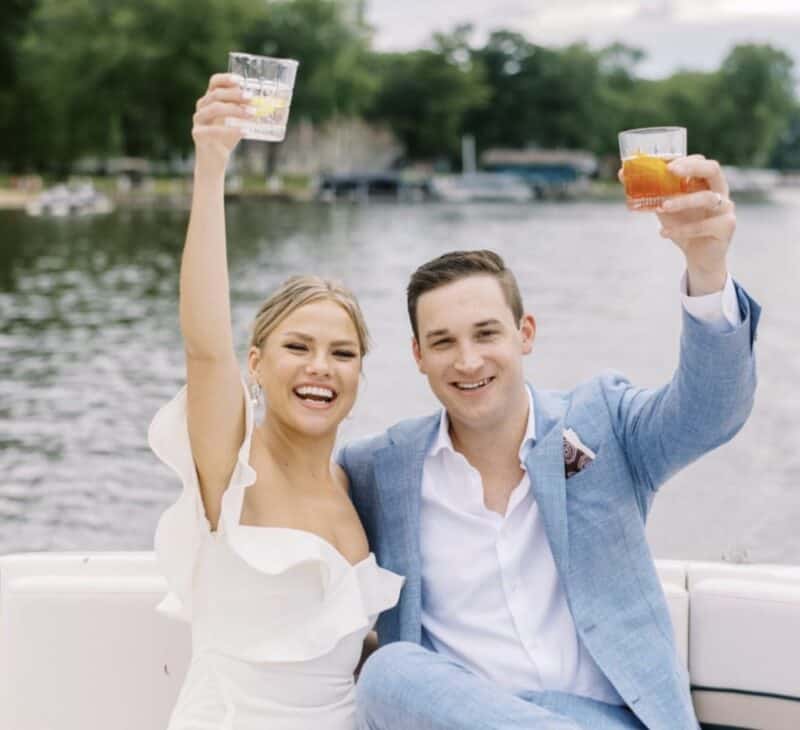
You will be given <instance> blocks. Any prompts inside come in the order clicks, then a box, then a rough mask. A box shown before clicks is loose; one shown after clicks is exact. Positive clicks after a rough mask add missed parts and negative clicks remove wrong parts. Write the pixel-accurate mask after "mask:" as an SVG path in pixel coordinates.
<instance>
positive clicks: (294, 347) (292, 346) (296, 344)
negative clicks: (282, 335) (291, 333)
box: [284, 342, 308, 352]
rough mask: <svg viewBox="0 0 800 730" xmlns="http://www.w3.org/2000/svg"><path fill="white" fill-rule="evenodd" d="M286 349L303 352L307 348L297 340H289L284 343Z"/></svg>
mask: <svg viewBox="0 0 800 730" xmlns="http://www.w3.org/2000/svg"><path fill="white" fill-rule="evenodd" d="M284 347H285V348H286V349H287V350H296V351H301V352H304V351H305V350H307V349H308V348H307V347H306V346H305V345H301V344H300V343H299V342H290V343H288V344H287V345H284Z"/></svg>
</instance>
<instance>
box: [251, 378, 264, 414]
mask: <svg viewBox="0 0 800 730" xmlns="http://www.w3.org/2000/svg"><path fill="white" fill-rule="evenodd" d="M262 395H263V391H262V390H261V386H260V385H259V384H258V382H253V383H251V384H250V402H251V403H252V404H253V408H256V409H257V408H258V407H259V406H260V405H261V396H262Z"/></svg>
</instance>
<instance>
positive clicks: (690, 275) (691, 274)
mask: <svg viewBox="0 0 800 730" xmlns="http://www.w3.org/2000/svg"><path fill="white" fill-rule="evenodd" d="M727 280H728V270H727V268H725V267H724V266H723V267H722V268H720V269H716V270H714V271H703V270H701V269H696V268H691V267H687V269H686V289H687V294H688V295H689V296H690V297H702V296H705V295H707V294H716V293H717V292H720V291H722V290H723V289H724V288H725V282H726V281H727Z"/></svg>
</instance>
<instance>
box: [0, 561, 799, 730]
mask: <svg viewBox="0 0 800 730" xmlns="http://www.w3.org/2000/svg"><path fill="white" fill-rule="evenodd" d="M656 568H657V570H658V577H659V579H660V582H661V588H662V590H663V592H664V596H665V598H666V602H667V607H668V610H669V615H670V620H671V623H672V629H673V635H674V640H675V646H676V652H677V655H678V658H679V660H680V662H681V663H682V664H683V666H684V667H686V669H687V670H688V673H689V677H690V681H691V691H692V700H693V702H694V706H695V710H696V712H697V716H698V718H699V720H700V722H701V724H702V726H703V727H704V728H706V729H708V730H710V729H711V728H715V730H722V729H723V728H726V729H728V730H733V729H734V728H736V730H797V729H798V728H800V671H798V657H800V566H788V565H787V566H782V565H763V564H762V565H737V564H732V563H704V562H697V561H679V560H657V561H656ZM165 591H166V582H165V581H164V579H163V578H162V576H161V574H160V572H159V569H158V566H157V565H156V561H155V556H154V555H153V553H151V552H136V553H132V552H107V553H77V552H76V553H47V552H43V553H28V554H20V555H6V556H2V557H0V728H2V730H109V729H112V728H113V730H163V728H164V727H166V725H167V720H168V717H169V714H170V711H171V709H172V707H173V705H174V703H175V700H176V698H177V694H178V691H179V689H180V687H181V685H182V683H183V678H184V675H185V673H186V670H187V666H188V662H189V655H190V651H191V632H190V626H189V624H188V623H184V622H181V621H175V620H172V619H169V618H167V617H165V616H164V615H162V614H160V613H157V612H156V610H155V607H156V605H158V604H159V603H160V602H161V600H162V599H163V597H164V593H165Z"/></svg>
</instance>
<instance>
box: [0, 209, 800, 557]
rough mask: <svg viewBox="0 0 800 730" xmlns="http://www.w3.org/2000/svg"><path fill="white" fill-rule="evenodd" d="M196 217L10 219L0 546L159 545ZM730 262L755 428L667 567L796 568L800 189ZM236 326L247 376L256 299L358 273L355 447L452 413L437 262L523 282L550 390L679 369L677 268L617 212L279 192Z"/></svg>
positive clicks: (658, 527)
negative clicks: (745, 323) (187, 258)
mask: <svg viewBox="0 0 800 730" xmlns="http://www.w3.org/2000/svg"><path fill="white" fill-rule="evenodd" d="M186 221H187V212H186V211H182V210H174V209H147V210H120V211H117V212H116V213H114V214H112V215H110V216H105V217H99V218H94V219H91V218H84V219H74V220H44V219H31V218H27V217H26V216H25V215H24V213H19V212H9V211H0V554H4V553H9V552H16V551H27V550H72V549H81V550H90V549H91V550H128V549H149V548H150V547H151V545H152V535H153V530H154V528H155V525H156V521H157V519H158V517H159V515H160V513H161V512H162V510H163V509H164V508H165V507H166V506H167V505H168V504H169V503H170V502H171V501H172V500H173V499H174V498H175V496H176V495H177V493H178V488H179V484H178V481H177V479H176V478H174V477H173V476H172V474H171V473H170V472H169V471H168V470H167V468H166V467H164V466H163V465H161V464H160V463H159V462H158V461H157V460H156V458H155V457H154V456H153V455H152V454H151V452H150V451H149V449H148V447H147V443H146V431H147V426H148V423H149V421H150V419H151V418H152V416H153V414H154V413H155V411H156V410H157V408H158V407H159V406H160V405H161V404H162V403H164V402H165V401H166V400H167V399H169V398H170V397H172V395H173V394H174V393H175V392H176V391H177V390H178V388H179V387H180V385H181V384H182V382H183V378H184V373H183V354H182V346H181V341H180V338H179V331H178V309H177V287H178V267H179V263H180V254H181V249H182V245H183V237H184V233H185V226H186ZM738 221H739V223H738V230H737V233H736V238H735V243H734V247H733V249H732V252H731V257H730V261H731V270H732V272H733V273H734V275H735V276H736V278H737V279H738V280H739V281H740V282H741V283H742V284H744V285H745V286H746V287H747V289H748V291H749V292H750V293H751V294H752V296H753V297H754V298H755V299H757V300H758V301H759V302H760V303H761V304H762V305H763V306H764V315H763V319H762V323H761V328H760V330H759V336H758V342H757V352H758V369H759V375H760V383H759V389H758V394H757V398H756V406H755V409H754V411H753V414H752V416H751V418H750V420H749V421H748V423H747V425H746V426H745V428H744V429H743V430H742V431H741V432H740V433H739V434H738V436H737V437H736V438H735V439H734V440H733V441H732V442H731V443H730V444H727V445H726V446H724V447H722V448H720V449H719V450H717V451H716V452H714V453H712V454H710V455H707V456H706V457H705V458H703V459H701V460H700V461H699V462H696V463H695V464H693V465H692V466H690V467H689V468H687V469H686V470H684V471H683V472H681V473H680V474H679V475H677V476H676V477H675V478H673V479H672V480H671V481H670V482H669V483H668V484H666V485H665V486H664V487H663V488H662V491H661V493H660V495H659V496H658V498H657V499H656V502H655V506H654V509H653V512H652V515H651V518H650V523H649V526H648V531H649V537H650V541H651V544H652V546H653V551H654V553H655V555H656V556H657V557H673V558H694V559H711V560H719V559H726V560H735V561H753V562H760V561H772V562H781V563H799V564H800V527H799V526H800V388H798V383H800V338H799V337H798V332H800V326H799V325H800V286H799V284H800V277H799V276H798V274H799V273H800V235H798V231H800V198H798V199H795V200H791V199H784V201H783V202H773V203H762V204H750V205H747V204H741V205H740V206H739V209H738ZM228 231H229V259H230V271H231V282H232V302H233V319H234V330H235V334H236V338H237V344H238V348H239V353H240V362H241V363H242V366H243V368H244V352H245V343H246V340H247V333H248V326H249V323H250V319H251V317H252V316H253V315H254V313H255V311H256V309H257V307H258V305H259V303H260V301H261V300H262V299H263V297H264V296H265V294H266V293H267V292H269V291H270V290H271V289H272V287H273V286H275V285H276V284H277V283H278V282H279V281H281V280H282V279H283V278H284V277H286V276H287V275H289V274H290V273H297V272H315V273H321V274H326V275H332V276H335V277H338V278H341V279H344V280H345V281H346V282H347V283H349V284H350V285H351V286H352V288H353V289H354V290H355V291H356V293H357V294H358V295H359V297H360V299H361V302H362V306H363V308H364V311H365V314H366V316H367V321H368V323H369V325H370V327H371V330H372V335H373V341H374V350H373V352H372V353H371V354H370V355H369V356H368V358H367V361H366V364H365V378H364V382H363V386H362V391H361V395H360V398H359V401H358V403H357V405H356V407H355V409H354V411H353V414H352V417H350V418H349V419H348V420H347V421H345V423H344V424H343V427H342V429H341V437H342V439H347V438H352V437H355V436H358V435H363V434H368V433H373V432H376V431H378V430H381V429H383V428H385V427H386V426H388V425H389V424H391V423H392V422H394V421H395V420H398V419H400V418H405V417H408V416H415V415H420V414H424V413H427V412H430V411H431V410H433V409H434V408H435V407H436V402H435V400H434V399H433V397H432V396H431V395H430V393H429V392H428V388H427V383H426V381H425V380H424V378H423V376H421V375H420V374H419V373H418V372H417V371H416V369H415V367H414V364H413V360H412V357H411V352H410V329H409V325H408V322H407V318H406V313H405V300H404V288H405V285H406V282H407V279H408V276H409V274H410V273H411V272H412V270H413V269H414V268H415V267H416V266H417V265H418V264H420V263H421V262H423V261H426V260H428V259H429V258H432V257H433V256H435V255H438V254H440V253H442V252H444V251H447V250H450V249H455V248H480V247H490V248H493V249H495V250H497V251H498V252H499V253H500V254H501V255H503V256H504V257H505V258H506V260H507V262H508V263H509V264H510V265H511V267H512V268H513V269H514V271H515V272H516V274H517V276H518V279H519V282H520V286H521V289H522V292H523V295H524V298H525V303H526V306H527V308H528V309H529V310H530V311H532V312H533V313H534V315H535V316H536V319H537V323H538V334H537V340H536V345H535V348H534V351H533V353H532V354H531V355H530V356H529V357H528V358H527V359H526V371H527V375H528V377H529V379H530V380H531V381H532V382H534V383H535V384H537V385H538V386H540V387H546V388H569V387H571V386H572V385H574V384H576V383H577V382H579V381H582V380H585V379H587V378H590V377H592V376H593V375H595V374H596V373H597V372H598V371H600V370H601V369H604V368H615V369H617V370H621V371H622V372H624V373H625V374H626V375H627V376H628V377H629V378H630V379H631V380H632V381H633V382H635V383H637V384H640V385H647V386H654V385H659V384H661V383H663V382H665V381H666V380H667V379H668V378H669V377H670V376H671V373H672V371H673V369H674V367H675V365H676V362H677V353H678V337H679V330H680V299H679V295H678V281H679V278H680V275H681V273H682V270H683V267H682V256H681V254H680V252H679V251H678V250H677V249H676V248H675V247H674V245H673V244H672V243H671V242H669V241H665V240H663V239H661V238H660V237H659V236H658V234H657V223H656V220H655V217H654V216H651V215H647V214H637V213H629V212H627V211H626V210H625V208H624V205H623V204H622V203H583V202H581V203H561V204H558V203H541V204H538V203H537V204H531V205H488V204H487V205H471V206H456V205H447V204H424V205H412V204H409V205H404V204H391V203H386V204H378V203H376V204H369V205H363V206H351V205H336V206H327V205H321V204H320V205H317V204H302V205H300V204H298V205H291V204H279V203H264V202H248V203H235V204H230V205H229V206H228Z"/></svg>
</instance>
